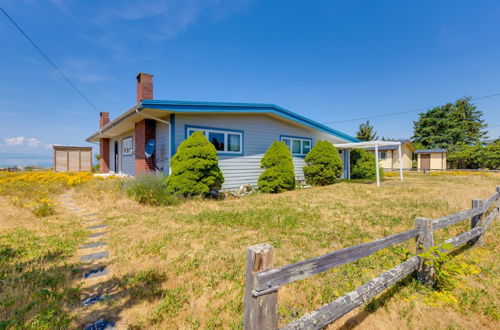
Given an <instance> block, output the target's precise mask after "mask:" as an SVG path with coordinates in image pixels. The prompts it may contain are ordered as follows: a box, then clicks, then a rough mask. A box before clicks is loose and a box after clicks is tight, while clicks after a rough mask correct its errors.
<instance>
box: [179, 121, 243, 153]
mask: <svg viewBox="0 0 500 330" xmlns="http://www.w3.org/2000/svg"><path fill="white" fill-rule="evenodd" d="M186 131H187V136H191V134H193V133H194V132H197V131H200V132H203V134H205V136H206V138H207V139H208V141H210V142H211V143H212V144H213V145H214V147H215V149H216V150H217V152H218V153H219V154H235V155H241V154H243V132H241V131H232V130H224V129H218V128H206V127H196V126H187V127H186Z"/></svg>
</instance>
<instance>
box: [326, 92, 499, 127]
mask: <svg viewBox="0 0 500 330" xmlns="http://www.w3.org/2000/svg"><path fill="white" fill-rule="evenodd" d="M495 96H500V93H496V94H490V95H484V96H478V97H474V98H471V101H476V100H482V99H487V98H490V97H495ZM431 108H433V107H422V108H416V109H412V110H406V111H398V112H389V113H384V114H380V115H374V116H368V117H360V118H354V119H346V120H336V121H327V122H324V123H322V124H338V123H347V122H353V121H359V120H366V119H373V118H381V117H390V116H394V115H401V114H405V113H411V112H417V111H422V110H429V109H431Z"/></svg>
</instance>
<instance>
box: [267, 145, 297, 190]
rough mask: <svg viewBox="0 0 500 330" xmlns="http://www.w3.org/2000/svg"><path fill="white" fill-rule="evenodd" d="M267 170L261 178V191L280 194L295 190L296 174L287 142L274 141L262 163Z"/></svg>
mask: <svg viewBox="0 0 500 330" xmlns="http://www.w3.org/2000/svg"><path fill="white" fill-rule="evenodd" d="M260 167H261V168H265V170H264V172H263V173H262V174H261V175H260V177H259V190H260V191H262V192H266V193H279V192H283V191H287V190H293V189H294V188H295V172H294V169H293V160H292V154H291V153H290V149H288V147H287V146H286V144H285V142H278V141H274V142H273V144H272V145H271V146H270V147H269V149H267V151H266V153H265V154H264V156H263V157H262V159H261V161H260Z"/></svg>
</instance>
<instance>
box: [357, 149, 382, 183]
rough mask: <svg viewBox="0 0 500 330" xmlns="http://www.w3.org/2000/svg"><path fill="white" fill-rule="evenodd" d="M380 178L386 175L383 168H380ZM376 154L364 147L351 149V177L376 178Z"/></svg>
mask: <svg viewBox="0 0 500 330" xmlns="http://www.w3.org/2000/svg"><path fill="white" fill-rule="evenodd" d="M379 173H380V178H382V177H383V176H384V171H383V169H382V168H380V170H379ZM376 177H377V169H376V168H375V154H374V153H371V152H368V151H365V150H363V149H353V150H351V179H375V178H376Z"/></svg>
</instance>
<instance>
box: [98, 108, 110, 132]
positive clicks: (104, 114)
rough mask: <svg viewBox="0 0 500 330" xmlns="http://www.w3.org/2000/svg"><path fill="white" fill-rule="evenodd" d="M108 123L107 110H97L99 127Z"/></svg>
mask: <svg viewBox="0 0 500 330" xmlns="http://www.w3.org/2000/svg"><path fill="white" fill-rule="evenodd" d="M107 123H109V112H99V128H103V127H104V126H106V124H107Z"/></svg>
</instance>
